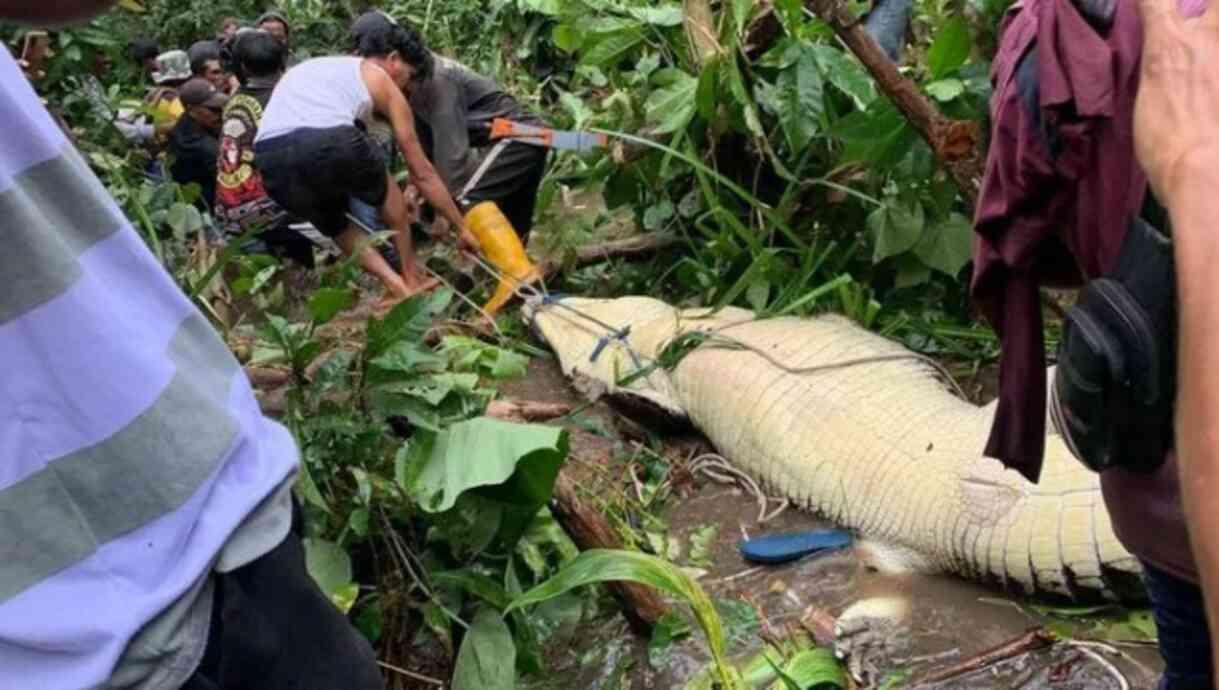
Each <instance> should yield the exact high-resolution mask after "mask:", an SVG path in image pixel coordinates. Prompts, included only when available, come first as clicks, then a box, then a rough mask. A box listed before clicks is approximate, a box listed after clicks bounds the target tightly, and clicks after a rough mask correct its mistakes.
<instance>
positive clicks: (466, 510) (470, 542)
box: [435, 492, 504, 608]
mask: <svg viewBox="0 0 1219 690" xmlns="http://www.w3.org/2000/svg"><path fill="white" fill-rule="evenodd" d="M435 523H436V528H437V530H438V531H439V532H440V533H441V534H442V535H443V536H444V540H445V541H446V542H448V544H449V551H450V552H452V554H453V558H455V559H457V560H458V561H462V562H469V561H471V560H473V559H474V558H477V557H478V556H480V555H481V554H482V553H483V552H485V551H486V550H487V549H488V548H489V547H490V546H491V544H492V543H494V542H495V535H497V534H499V531H500V528H502V527H503V525H504V507H503V506H502V505H500V504H499V503H496V502H494V501H492V500H490V499H487V498H483V497H482V496H479V495H478V494H476V493H473V492H467V493H464V494H462V495H461V497H460V498H458V499H457V505H455V506H453V507H452V508H451V509H449V510H447V511H445V512H444V513H441V514H440V515H439V516H437V518H436V520H435ZM500 608H503V606H501V607H500Z"/></svg>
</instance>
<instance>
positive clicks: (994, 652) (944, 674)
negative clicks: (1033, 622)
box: [910, 628, 1058, 687]
mask: <svg viewBox="0 0 1219 690" xmlns="http://www.w3.org/2000/svg"><path fill="white" fill-rule="evenodd" d="M1057 641H1058V638H1057V637H1055V636H1054V634H1053V633H1051V632H1049V631H1048V630H1046V629H1045V628H1035V629H1033V630H1030V631H1028V632H1027V633H1025V634H1024V635H1022V636H1021V637H1019V638H1017V639H1015V640H1012V641H1011V642H1005V643H1004V644H1001V645H999V646H998V647H995V648H993V649H988V650H987V651H985V652H982V653H981V654H978V655H976V656H972V657H970V658H968V659H965V660H964V661H961V662H960V663H957V664H953V665H952V666H949V667H948V668H945V669H943V670H940V671H934V672H932V673H928V674H926V675H924V676H922V677H919V678H917V679H915V680H914V681H912V682H911V683H910V685H911V686H912V687H917V686H922V685H931V684H934V683H942V682H944V681H946V680H952V679H953V678H958V677H960V676H963V675H966V674H968V673H973V672H974V671H980V670H982V669H984V668H989V667H991V666H994V665H995V664H998V663H1001V662H1004V661H1008V660H1009V659H1014V658H1016V657H1018V656H1020V655H1022V654H1027V653H1029V652H1035V651H1037V650H1039V649H1045V648H1047V647H1050V646H1052V645H1053V644H1054V643H1055V642H1057Z"/></svg>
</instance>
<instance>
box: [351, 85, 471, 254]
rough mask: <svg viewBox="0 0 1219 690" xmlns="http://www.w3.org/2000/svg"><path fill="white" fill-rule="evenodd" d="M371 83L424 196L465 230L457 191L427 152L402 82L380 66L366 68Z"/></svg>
mask: <svg viewBox="0 0 1219 690" xmlns="http://www.w3.org/2000/svg"><path fill="white" fill-rule="evenodd" d="M364 74H365V75H366V76H365V80H366V82H367V83H368V92H369V94H370V95H371V96H372V100H373V105H374V106H375V107H376V108H377V111H378V112H380V113H381V114H382V115H385V116H386V117H388V118H389V121H390V124H391V125H392V126H393V128H394V137H395V138H396V139H397V140H398V147H399V148H400V149H402V157H403V159H404V160H405V161H406V167H407V169H408V170H410V173H411V184H413V185H415V187H416V188H418V189H419V192H420V193H421V194H422V195H423V198H424V199H427V201H428V203H429V204H431V205H432V208H434V209H436V212H437V213H439V214H440V215H442V216H444V217H445V218H447V219H448V221H449V222H450V223H452V224H453V227H455V228H458V232H459V233H464V232H465V227H466V226H465V221H464V219H463V218H462V216H461V211H459V210H458V209H457V204H456V203H455V202H454V201H453V195H452V194H450V193H449V190H448V188H447V187H445V186H444V182H443V181H442V180H441V179H440V175H438V174H437V173H436V168H434V167H432V163H431V161H429V160H428V158H427V156H426V155H424V153H423V147H422V146H421V145H420V144H419V137H418V135H417V134H416V133H415V117H414V115H413V114H412V113H411V107H410V105H409V104H408V103H407V102H406V97H405V96H403V95H402V91H400V90H399V89H398V85H397V84H395V83H394V82H393V80H392V79H390V78H389V75H387V74H385V73H384V72H383V71H381V70H379V69H367V70H364Z"/></svg>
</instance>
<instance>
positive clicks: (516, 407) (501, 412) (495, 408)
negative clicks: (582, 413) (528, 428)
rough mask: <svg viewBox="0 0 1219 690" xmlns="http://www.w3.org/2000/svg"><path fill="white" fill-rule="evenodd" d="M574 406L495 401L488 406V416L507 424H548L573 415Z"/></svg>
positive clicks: (532, 401)
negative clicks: (553, 420)
mask: <svg viewBox="0 0 1219 690" xmlns="http://www.w3.org/2000/svg"><path fill="white" fill-rule="evenodd" d="M572 409H573V408H572V406H571V405H568V404H566V403H547V402H538V401H536V400H495V401H492V403H491V404H490V405H487V416H488V417H494V418H495V419H502V420H504V421H506V422H548V421H550V420H552V419H557V418H559V417H562V416H564V415H567V414H571V411H572Z"/></svg>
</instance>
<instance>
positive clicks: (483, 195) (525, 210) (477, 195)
mask: <svg viewBox="0 0 1219 690" xmlns="http://www.w3.org/2000/svg"><path fill="white" fill-rule="evenodd" d="M547 153H548V150H547V149H544V148H542V147H540V146H533V145H530V144H522V143H519V142H512V143H510V144H508V145H507V146H505V147H504V148H503V150H501V151H500V152H499V156H497V157H496V158H495V162H494V163H492V164H491V167H490V168H488V169H487V172H486V173H484V174H483V176H482V179H480V180H479V181H478V184H476V185H475V186H474V188H473V189H471V190H470V192H469V193H468V194H467V195H466V206H467V207H470V206H474V205H475V204H478V203H480V202H483V201H494V202H495V203H496V205H497V206H499V210H501V211H503V212H504V215H505V216H507V218H508V221H509V222H510V223H512V227H513V228H515V229H516V232H517V234H518V235H520V236H521V240H522V241H524V240H525V239H526V238H527V237H528V236H529V231H530V230H532V229H533V210H534V208H535V207H536V206H537V199H538V187H540V186H541V185H542V178H543V177H544V176H545V175H546V154H547ZM453 193H454V194H456V193H457V190H453Z"/></svg>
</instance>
